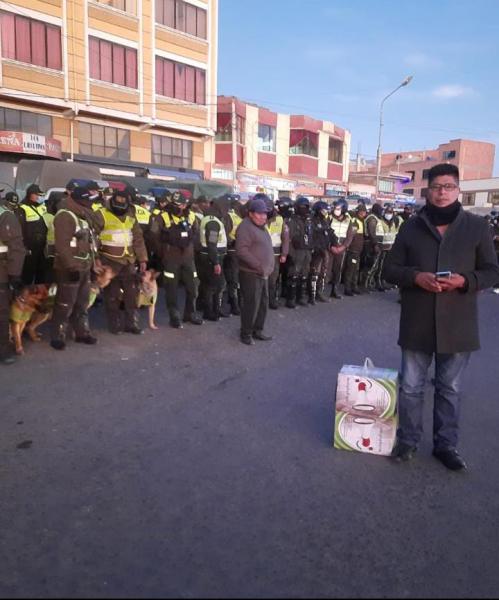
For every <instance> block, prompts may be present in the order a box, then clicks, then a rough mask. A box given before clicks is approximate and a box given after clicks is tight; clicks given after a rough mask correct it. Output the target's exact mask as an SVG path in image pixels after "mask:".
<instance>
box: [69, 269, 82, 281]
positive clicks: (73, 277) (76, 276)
mask: <svg viewBox="0 0 499 600" xmlns="http://www.w3.org/2000/svg"><path fill="white" fill-rule="evenodd" d="M68 281H69V282H70V283H77V282H78V281H80V271H68Z"/></svg>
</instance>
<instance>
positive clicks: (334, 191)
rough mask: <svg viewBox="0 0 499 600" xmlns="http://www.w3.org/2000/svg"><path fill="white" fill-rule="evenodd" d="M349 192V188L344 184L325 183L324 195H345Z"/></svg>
mask: <svg viewBox="0 0 499 600" xmlns="http://www.w3.org/2000/svg"><path fill="white" fill-rule="evenodd" d="M346 193H347V189H346V187H345V186H343V185H338V184H336V183H325V184H324V196H331V197H334V196H345V195H346Z"/></svg>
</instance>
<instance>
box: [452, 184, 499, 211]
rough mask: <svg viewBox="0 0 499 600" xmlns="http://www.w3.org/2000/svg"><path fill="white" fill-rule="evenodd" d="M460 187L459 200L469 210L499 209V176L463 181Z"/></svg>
mask: <svg viewBox="0 0 499 600" xmlns="http://www.w3.org/2000/svg"><path fill="white" fill-rule="evenodd" d="M460 188H461V193H460V194H459V200H460V201H461V203H462V204H463V206H464V207H469V210H473V211H475V212H485V213H486V212H488V211H490V210H498V209H499V177H489V178H486V179H469V180H466V181H461V183H460ZM476 209H480V210H476Z"/></svg>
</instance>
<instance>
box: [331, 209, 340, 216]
mask: <svg viewBox="0 0 499 600" xmlns="http://www.w3.org/2000/svg"><path fill="white" fill-rule="evenodd" d="M333 214H334V216H335V217H339V216H341V208H335V209H334V212H333Z"/></svg>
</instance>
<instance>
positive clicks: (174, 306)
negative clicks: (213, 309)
mask: <svg viewBox="0 0 499 600" xmlns="http://www.w3.org/2000/svg"><path fill="white" fill-rule="evenodd" d="M152 227H153V235H154V238H155V246H156V252H157V253H158V255H159V256H160V257H161V261H162V265H163V275H164V286H165V296H166V306H167V308H168V312H169V315H170V326H171V327H174V328H175V329H180V328H181V327H182V321H181V320H180V312H179V308H178V286H179V284H180V283H183V284H184V287H185V292H186V297H185V308H184V316H183V320H184V322H186V321H190V322H191V323H193V324H194V325H201V324H202V323H203V319H202V318H201V315H200V314H199V313H198V312H197V311H196V298H197V295H198V277H197V272H196V267H195V263H194V240H195V238H196V236H197V226H196V217H195V216H194V214H193V213H192V212H191V211H190V210H189V209H188V208H187V201H186V199H185V197H184V195H183V193H182V192H180V191H176V192H174V193H173V194H172V198H171V202H170V203H169V204H168V205H167V207H166V210H165V211H163V212H162V213H161V214H160V215H159V216H158V217H157V218H156V220H155V221H154V223H153V226H152Z"/></svg>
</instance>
